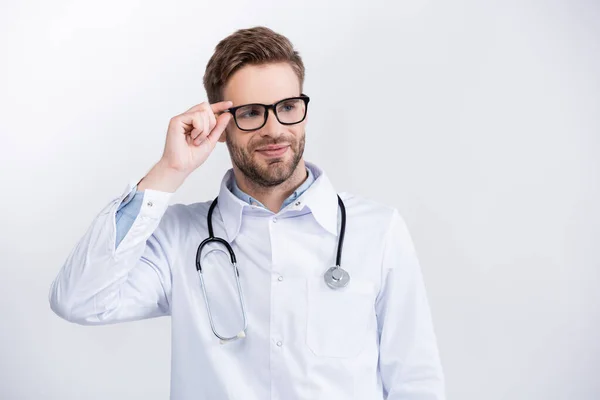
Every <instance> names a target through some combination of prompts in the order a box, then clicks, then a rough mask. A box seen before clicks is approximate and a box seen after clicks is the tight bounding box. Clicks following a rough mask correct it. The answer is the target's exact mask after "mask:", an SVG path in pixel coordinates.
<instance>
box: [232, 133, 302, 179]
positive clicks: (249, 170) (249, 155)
mask: <svg viewBox="0 0 600 400" xmlns="http://www.w3.org/2000/svg"><path fill="white" fill-rule="evenodd" d="M231 136H232V135H226V137H225V142H226V143H227V148H228V149H229V154H230V155H231V161H232V162H233V163H234V164H235V166H236V167H238V168H239V170H240V171H242V173H243V174H244V175H245V176H246V177H247V178H248V179H249V180H250V181H252V182H253V183H254V184H256V185H258V186H262V187H273V186H277V185H280V184H282V183H283V182H285V181H286V180H288V179H289V178H290V177H291V176H292V174H293V173H294V171H295V170H296V167H297V166H298V163H299V162H300V160H301V159H302V155H303V154H304V144H305V134H304V132H303V133H302V136H301V137H300V138H299V139H297V138H296V137H294V136H292V135H290V136H288V137H284V136H281V137H280V138H279V139H273V138H269V137H265V138H263V139H262V140H257V141H256V142H250V143H249V145H248V148H244V147H242V146H241V145H239V144H237V143H235V141H234V140H232V139H231ZM288 143H289V145H290V147H289V151H291V152H292V157H291V159H287V158H283V157H281V158H272V159H269V160H267V164H266V165H264V163H261V162H259V161H258V160H257V159H256V158H255V154H256V149H258V148H260V147H263V146H268V145H278V144H288Z"/></svg>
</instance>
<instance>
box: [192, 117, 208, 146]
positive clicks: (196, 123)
mask: <svg viewBox="0 0 600 400" xmlns="http://www.w3.org/2000/svg"><path fill="white" fill-rule="evenodd" d="M204 119H205V118H204V116H203V115H202V113H201V112H199V111H196V112H195V113H193V114H192V120H191V123H192V126H193V127H194V129H192V132H191V137H192V139H196V138H197V137H199V136H200V135H202V133H203V132H204Z"/></svg>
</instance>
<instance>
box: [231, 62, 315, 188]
mask: <svg viewBox="0 0 600 400" xmlns="http://www.w3.org/2000/svg"><path fill="white" fill-rule="evenodd" d="M300 90H301V89H300V82H299V80H298V77H297V76H296V74H295V73H294V70H293V69H292V67H291V66H290V65H289V64H287V63H278V64H267V65H247V66H245V67H243V68H241V69H240V70H238V71H236V72H235V74H233V75H232V76H231V77H230V79H229V81H228V82H227V85H226V86H225V88H224V90H223V95H224V99H225V100H230V101H232V102H233V106H234V107H236V106H240V105H245V104H251V103H262V104H273V103H276V102H277V101H279V100H282V99H285V98H288V97H296V96H299V95H300ZM305 126H306V119H304V121H302V122H300V123H298V124H295V125H282V124H281V123H279V121H278V120H277V118H276V117H275V115H274V114H273V110H269V115H268V118H267V122H266V124H265V125H264V126H263V127H262V128H260V129H258V130H256V131H250V132H247V131H242V130H240V129H238V127H237V126H236V124H235V121H234V120H233V118H232V119H231V121H230V122H229V125H228V126H227V129H226V130H225V132H224V133H223V134H222V135H221V137H220V139H219V140H220V141H226V143H227V147H228V149H229V154H230V156H231V161H232V162H233V164H234V168H237V169H238V170H239V171H240V172H241V173H242V174H244V175H245V176H246V178H248V179H249V180H250V181H252V182H254V183H255V184H257V185H260V186H263V187H272V186H277V185H280V184H281V183H283V182H285V181H286V180H288V179H289V178H290V177H291V176H292V174H293V173H294V172H295V171H296V169H297V168H298V164H299V163H300V161H301V160H302V155H303V153H304V141H305ZM268 146H270V148H271V149H273V148H275V147H276V148H280V147H282V146H283V147H284V148H281V149H279V150H278V149H275V150H271V151H267V150H266V148H267V147H268Z"/></svg>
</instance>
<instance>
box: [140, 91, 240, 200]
mask: <svg viewBox="0 0 600 400" xmlns="http://www.w3.org/2000/svg"><path fill="white" fill-rule="evenodd" d="M232 105H233V104H232V102H230V101H222V102H220V103H215V104H212V105H211V104H208V103H206V102H205V103H202V104H198V105H196V106H194V107H192V108H190V109H189V110H187V111H186V112H184V113H183V114H181V115H178V116H176V117H173V118H171V121H170V122H169V128H168V130H167V139H166V141H165V149H164V151H163V155H162V158H161V159H160V161H159V162H158V163H157V164H156V165H155V166H154V167H153V168H152V169H151V170H150V172H148V174H147V175H146V176H145V177H144V178H143V179H142V180H141V181H140V182H139V183H138V187H137V190H140V191H143V190H145V189H154V190H162V191H167V192H175V191H176V190H177V188H179V186H181V185H182V184H183V182H184V180H185V179H186V178H187V176H188V175H189V174H191V173H192V172H193V171H194V170H195V169H196V168H198V167H199V166H200V165H202V164H203V163H204V162H205V161H206V159H207V158H208V156H209V155H210V153H212V151H213V150H214V148H215V146H216V145H217V141H218V140H219V138H220V137H221V134H222V133H223V131H224V130H225V128H226V127H227V124H228V123H229V121H230V120H231V118H232V116H231V114H229V113H223V111H225V110H226V109H228V108H229V107H231V106H232ZM219 113H221V114H220V115H219V116H218V117H217V116H216V115H215V114H219Z"/></svg>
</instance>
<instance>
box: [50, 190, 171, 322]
mask: <svg viewBox="0 0 600 400" xmlns="http://www.w3.org/2000/svg"><path fill="white" fill-rule="evenodd" d="M133 187H134V185H132V184H130V185H129V186H128V188H127V190H126V191H125V192H124V193H123V194H122V195H121V196H120V197H118V198H116V199H114V200H113V201H111V202H110V203H109V204H108V205H107V206H106V207H105V208H104V209H103V210H102V211H101V212H100V213H99V214H98V215H97V216H96V218H95V219H94V220H93V221H92V223H91V225H90V226H89V228H88V230H87V231H86V232H85V234H84V235H83V237H82V238H81V239H80V240H79V242H78V243H77V244H76V245H75V247H74V248H73V250H72V251H71V253H70V254H69V256H68V257H67V259H66V261H65V263H64V265H63V266H62V268H61V270H60V271H59V273H58V276H57V277H56V278H55V279H54V281H53V282H52V284H51V286H50V291H49V295H48V297H49V302H50V307H51V309H52V310H53V311H54V312H55V313H56V314H57V315H58V316H60V317H61V318H63V319H65V320H67V321H70V322H75V323H78V324H82V325H100V324H110V323H117V322H124V321H132V320H139V319H144V318H153V317H158V316H162V315H169V314H170V294H171V266H172V265H173V263H174V262H175V260H174V259H173V254H172V253H173V251H172V250H170V249H171V248H172V243H171V242H170V241H171V240H172V237H173V232H174V229H175V224H176V223H177V219H176V218H173V217H171V216H169V214H173V213H169V212H168V211H169V210H168V209H170V208H171V207H169V206H168V202H169V199H170V197H171V195H172V193H167V192H160V191H155V190H150V189H147V190H145V191H144V192H143V199H142V204H141V207H140V210H139V214H138V215H137V217H136V218H135V220H134V222H133V224H132V225H131V228H130V229H129V231H128V232H127V234H126V235H125V236H124V238H123V240H122V242H121V243H120V244H119V246H118V247H115V242H116V222H115V216H116V211H117V209H118V208H119V207H120V205H121V204H122V202H123V200H124V199H125V198H126V197H127V195H128V194H129V193H131V191H132V188H133Z"/></svg>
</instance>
